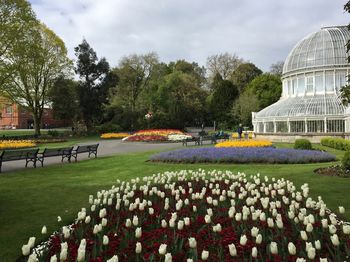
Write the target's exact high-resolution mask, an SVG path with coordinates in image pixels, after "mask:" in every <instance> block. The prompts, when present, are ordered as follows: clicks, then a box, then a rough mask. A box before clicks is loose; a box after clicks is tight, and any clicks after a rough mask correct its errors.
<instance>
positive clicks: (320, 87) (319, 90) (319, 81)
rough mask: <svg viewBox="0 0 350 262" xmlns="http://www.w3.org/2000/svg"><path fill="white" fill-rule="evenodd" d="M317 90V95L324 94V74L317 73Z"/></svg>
mask: <svg viewBox="0 0 350 262" xmlns="http://www.w3.org/2000/svg"><path fill="white" fill-rule="evenodd" d="M315 90H316V93H318V94H319V93H324V86H323V72H317V73H316V74H315Z"/></svg>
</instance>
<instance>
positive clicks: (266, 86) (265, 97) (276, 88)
mask: <svg viewBox="0 0 350 262" xmlns="http://www.w3.org/2000/svg"><path fill="white" fill-rule="evenodd" d="M245 92H247V94H248V95H255V96H256V98H257V99H258V105H259V110H260V109H262V108H265V107H267V106H269V105H271V104H273V103H275V102H276V101H278V100H279V99H280V97H281V93H282V82H281V79H280V77H278V76H276V75H272V74H269V73H265V74H262V75H260V76H258V77H256V78H255V79H254V80H253V81H252V82H250V84H249V85H248V86H247V87H246V90H245Z"/></svg>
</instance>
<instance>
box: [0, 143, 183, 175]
mask: <svg viewBox="0 0 350 262" xmlns="http://www.w3.org/2000/svg"><path fill="white" fill-rule="evenodd" d="M97 143H99V144H100V145H99V147H98V151H97V152H98V153H97V156H98V157H101V156H109V155H115V154H127V153H134V152H135V153H136V152H145V151H150V150H162V149H164V150H165V149H173V148H179V147H182V143H143V142H123V141H121V140H95V141H93V140H92V141H89V142H84V143H79V145H84V144H86V145H88V144H97ZM84 159H88V154H87V153H83V154H79V155H78V162H79V161H81V160H84ZM53 164H62V165H66V164H69V163H67V160H65V161H64V162H63V163H61V157H48V158H45V162H44V168H45V166H48V165H53ZM39 165H40V163H38V167H37V168H41V167H39ZM32 168H33V167H32V166H31V164H29V165H28V168H27V169H32ZM21 169H26V168H25V161H24V160H17V161H9V162H3V165H2V173H7V172H11V171H17V170H21ZM0 175H1V174H0Z"/></svg>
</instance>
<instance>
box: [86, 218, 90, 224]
mask: <svg viewBox="0 0 350 262" xmlns="http://www.w3.org/2000/svg"><path fill="white" fill-rule="evenodd" d="M90 222H91V217H90V216H87V217H86V218H85V224H90Z"/></svg>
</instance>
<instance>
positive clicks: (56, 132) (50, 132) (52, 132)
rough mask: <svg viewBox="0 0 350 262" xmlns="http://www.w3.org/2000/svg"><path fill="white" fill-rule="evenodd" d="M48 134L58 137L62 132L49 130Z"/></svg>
mask: <svg viewBox="0 0 350 262" xmlns="http://www.w3.org/2000/svg"><path fill="white" fill-rule="evenodd" d="M47 134H48V135H49V136H51V137H58V136H59V135H60V133H59V132H58V131H57V130H51V129H50V130H49V131H47Z"/></svg>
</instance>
